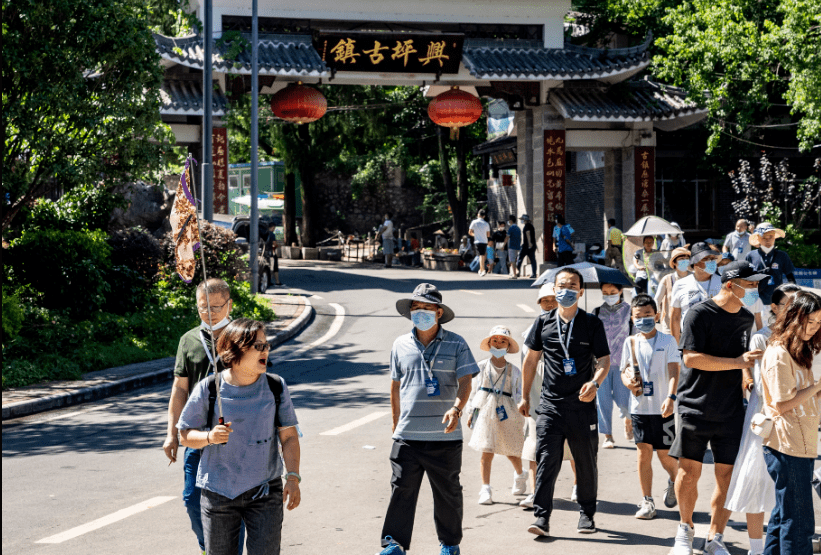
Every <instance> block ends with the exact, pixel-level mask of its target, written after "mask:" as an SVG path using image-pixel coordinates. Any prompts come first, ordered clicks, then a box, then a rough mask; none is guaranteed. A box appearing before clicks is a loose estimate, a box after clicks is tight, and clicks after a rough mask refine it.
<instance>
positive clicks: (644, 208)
mask: <svg viewBox="0 0 821 555" xmlns="http://www.w3.org/2000/svg"><path fill="white" fill-rule="evenodd" d="M635 158H636V219H637V220H638V219H639V218H643V217H645V216H650V215H653V214H655V213H656V149H655V148H654V147H652V146H637V147H636V154H635Z"/></svg>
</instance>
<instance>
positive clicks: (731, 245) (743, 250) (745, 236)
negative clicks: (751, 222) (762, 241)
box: [724, 231, 750, 260]
mask: <svg viewBox="0 0 821 555" xmlns="http://www.w3.org/2000/svg"><path fill="white" fill-rule="evenodd" d="M724 246H725V247H727V251H728V252H729V253H730V254H732V255H733V258H735V259H736V260H744V259H745V258H746V256H747V254H748V253H749V252H750V234H749V233H748V232H746V231H745V232H744V233H739V232H737V231H733V232H732V233H728V234H727V237H726V238H725V239H724Z"/></svg>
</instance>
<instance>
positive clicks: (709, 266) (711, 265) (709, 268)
mask: <svg viewBox="0 0 821 555" xmlns="http://www.w3.org/2000/svg"><path fill="white" fill-rule="evenodd" d="M717 269H718V260H710V261H708V262H705V263H704V271H705V272H707V273H708V274H714V273H716V270H717Z"/></svg>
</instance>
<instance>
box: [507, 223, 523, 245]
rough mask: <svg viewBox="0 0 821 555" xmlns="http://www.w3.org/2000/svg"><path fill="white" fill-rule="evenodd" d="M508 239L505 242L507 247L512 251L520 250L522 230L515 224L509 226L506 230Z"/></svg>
mask: <svg viewBox="0 0 821 555" xmlns="http://www.w3.org/2000/svg"><path fill="white" fill-rule="evenodd" d="M507 234H508V235H509V236H510V239H509V240H508V242H507V248H508V249H510V250H513V251H518V250H522V230H521V228H519V226H517V225H516V224H513V225H512V226H510V227H509V228H508V230H507Z"/></svg>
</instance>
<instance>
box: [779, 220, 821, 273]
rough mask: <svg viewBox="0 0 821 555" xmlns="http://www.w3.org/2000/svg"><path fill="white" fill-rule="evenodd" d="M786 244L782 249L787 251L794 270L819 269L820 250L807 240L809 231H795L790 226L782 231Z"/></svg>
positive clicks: (793, 227) (815, 243) (820, 263)
mask: <svg viewBox="0 0 821 555" xmlns="http://www.w3.org/2000/svg"><path fill="white" fill-rule="evenodd" d="M784 233H786V235H787V236H786V238H785V242H786V244H785V245H784V246H782V248H783V249H784V250H785V251H787V254H788V255H790V260H792V263H793V266H795V267H796V268H821V249H819V248H818V243H817V242H813V241H811V240H810V239H809V238H808V235H810V232H809V231H806V230H801V229H797V228H796V227H795V226H793V225H792V224H790V225H788V226H787V228H786V229H785V230H784Z"/></svg>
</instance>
